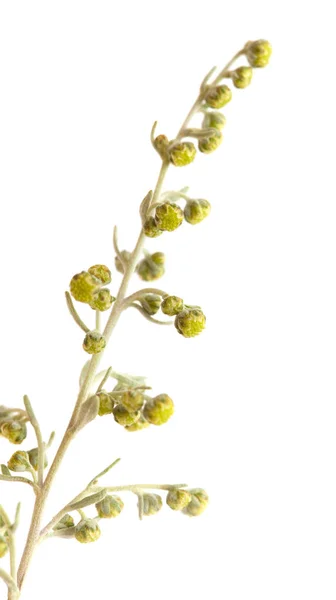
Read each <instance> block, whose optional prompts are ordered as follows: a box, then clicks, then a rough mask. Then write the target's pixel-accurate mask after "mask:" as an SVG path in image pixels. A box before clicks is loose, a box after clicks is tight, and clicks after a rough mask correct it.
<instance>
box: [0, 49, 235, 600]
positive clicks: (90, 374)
mask: <svg viewBox="0 0 336 600" xmlns="http://www.w3.org/2000/svg"><path fill="white" fill-rule="evenodd" d="M241 54H242V51H239V52H237V54H235V56H234V57H233V58H232V59H231V61H230V62H229V63H228V64H227V65H226V66H225V67H224V69H223V70H222V71H221V73H220V74H219V75H218V76H217V77H216V79H215V80H214V81H213V82H212V84H211V85H216V84H217V83H218V82H219V81H220V80H221V79H222V78H223V76H224V74H225V72H226V70H227V69H229V67H230V66H231V64H232V63H233V62H234V61H235V60H236V58H238V57H239V56H240V55H241ZM206 93H207V89H206V88H205V89H202V90H201V92H200V94H199V95H198V97H197V99H196V101H195V102H194V104H193V106H192V107H191V109H190V111H189V113H188V115H187V117H186V119H185V120H184V122H183V124H182V126H181V128H180V130H179V132H178V134H177V136H176V139H181V138H182V137H183V131H184V129H186V128H187V127H188V124H189V122H190V120H191V119H192V117H193V116H194V115H195V113H196V112H198V110H199V108H200V106H201V104H202V102H203V100H204V98H205V96H206ZM169 164H170V163H169V161H168V160H163V161H162V165H161V169H160V172H159V176H158V180H157V183H156V186H155V190H154V193H153V197H152V200H151V205H152V206H153V205H154V204H155V203H156V202H157V200H158V198H159V196H160V192H161V188H162V185H163V182H164V179H165V176H166V173H167V171H168V168H169ZM149 208H150V207H149ZM144 240H145V234H144V233H143V230H142V229H141V232H140V235H139V237H138V240H137V242H136V245H135V248H134V250H133V252H132V254H131V257H130V260H129V262H128V264H127V267H126V269H125V273H124V276H123V279H122V282H121V285H120V288H119V291H118V294H117V297H116V300H115V302H114V304H113V308H112V311H111V314H110V317H109V319H108V321H107V324H106V327H105V330H104V332H103V335H104V337H105V339H106V346H107V343H108V341H109V339H110V337H111V335H112V332H113V330H114V328H115V326H116V324H117V322H118V320H119V317H120V315H121V313H122V311H123V301H124V299H125V296H126V293H127V289H128V285H129V282H130V279H131V277H132V275H133V273H134V271H135V268H136V265H137V262H138V258H139V255H140V252H141V250H142V247H143V243H144ZM103 354H104V353H103V352H100V353H99V354H95V355H93V356H92V358H91V361H90V366H89V368H88V371H87V373H86V376H85V379H84V381H83V384H82V386H81V389H80V391H79V394H78V397H77V401H76V404H75V408H74V410H73V413H72V415H71V418H70V421H69V424H68V426H67V428H66V431H65V434H64V437H63V439H62V441H61V443H60V446H59V448H58V450H57V453H56V456H55V458H54V460H53V463H52V465H51V467H50V469H49V472H48V475H47V477H46V479H45V481H44V483H43V485H42V486H41V487H40V488H39V490H38V491H37V494H36V501H35V505H34V510H33V514H32V519H31V524H30V528H29V532H28V536H27V540H26V545H25V548H24V551H23V554H22V558H21V562H20V565H19V570H18V576H17V581H18V587H19V589H20V590H21V588H22V584H23V581H24V578H25V575H26V573H27V570H28V567H29V564H30V561H31V559H32V556H33V553H34V550H35V548H36V545H37V543H38V539H39V532H40V529H41V520H42V514H43V509H44V506H45V503H46V500H47V498H48V495H49V492H50V489H51V486H52V483H53V481H54V477H55V475H56V473H57V471H58V468H59V466H60V464H61V462H62V460H63V457H64V455H65V453H66V451H67V449H68V447H69V445H70V443H71V441H72V440H73V438H74V437H75V435H76V428H75V423H76V419H77V416H78V413H79V410H80V407H81V405H82V403H83V402H84V401H85V400H86V399H87V397H88V394H89V391H90V386H91V384H92V382H93V379H94V377H95V374H96V372H97V368H98V366H99V363H100V361H101V359H102V357H103ZM10 600H12V598H11V599H10Z"/></svg>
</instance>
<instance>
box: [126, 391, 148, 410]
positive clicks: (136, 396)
mask: <svg viewBox="0 0 336 600" xmlns="http://www.w3.org/2000/svg"><path fill="white" fill-rule="evenodd" d="M120 402H121V404H122V405H123V406H124V407H125V408H126V409H127V410H128V411H129V412H136V411H137V410H140V409H141V408H142V406H143V403H144V397H143V394H142V393H141V392H140V391H138V390H128V391H127V392H125V393H124V394H123V395H122V396H121V398H120Z"/></svg>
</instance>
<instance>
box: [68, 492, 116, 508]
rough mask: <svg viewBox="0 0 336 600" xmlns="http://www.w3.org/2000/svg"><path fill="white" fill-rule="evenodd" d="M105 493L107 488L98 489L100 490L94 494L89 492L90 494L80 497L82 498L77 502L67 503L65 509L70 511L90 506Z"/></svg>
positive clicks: (101, 498) (98, 500) (103, 496)
mask: <svg viewBox="0 0 336 600" xmlns="http://www.w3.org/2000/svg"><path fill="white" fill-rule="evenodd" d="M106 494H107V489H106V488H104V489H102V490H100V492H96V493H95V494H90V496H86V497H85V498H82V500H78V501H77V502H73V503H72V504H68V506H67V510H68V511H69V512H70V511H72V510H78V509H79V508H85V506H90V505H91V504H96V503H97V502H100V501H101V500H103V498H105V496H106Z"/></svg>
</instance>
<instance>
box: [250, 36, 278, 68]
mask: <svg viewBox="0 0 336 600" xmlns="http://www.w3.org/2000/svg"><path fill="white" fill-rule="evenodd" d="M245 54H246V58H247V60H248V62H249V64H250V65H251V67H257V68H259V67H266V65H268V63H269V59H270V57H271V54H272V46H271V44H270V43H269V42H268V41H267V40H256V41H255V42H247V44H246V46H245Z"/></svg>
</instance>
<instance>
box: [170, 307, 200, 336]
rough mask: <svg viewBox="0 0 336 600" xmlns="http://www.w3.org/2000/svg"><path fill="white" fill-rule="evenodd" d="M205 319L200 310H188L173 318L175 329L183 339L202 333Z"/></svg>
mask: <svg viewBox="0 0 336 600" xmlns="http://www.w3.org/2000/svg"><path fill="white" fill-rule="evenodd" d="M205 322H206V317H205V315H204V313H203V312H202V311H201V309H200V308H188V309H185V310H183V311H182V312H180V313H179V314H178V315H176V317H175V323H174V324H175V327H176V329H177V331H178V332H179V333H181V335H183V336H184V337H187V338H189V337H194V336H195V335H198V334H199V333H201V331H203V329H204V327H205Z"/></svg>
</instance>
